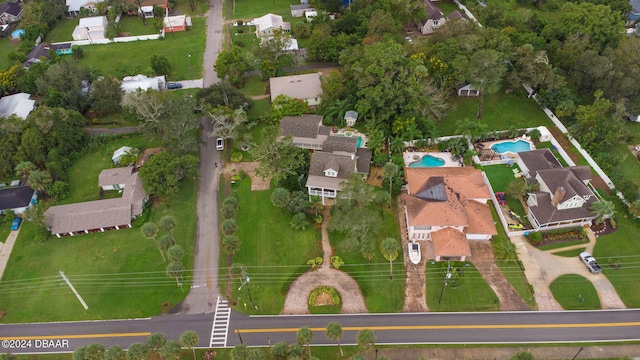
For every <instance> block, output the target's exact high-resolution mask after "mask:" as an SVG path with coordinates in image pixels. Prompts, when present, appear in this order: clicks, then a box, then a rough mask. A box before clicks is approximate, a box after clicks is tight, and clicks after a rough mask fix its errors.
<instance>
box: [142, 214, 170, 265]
mask: <svg viewBox="0 0 640 360" xmlns="http://www.w3.org/2000/svg"><path fill="white" fill-rule="evenodd" d="M140 231H141V232H142V236H144V237H145V239H151V240H153V242H154V243H155V244H156V246H157V247H158V250H159V251H160V255H161V256H162V261H167V260H166V259H165V258H164V253H163V252H162V249H161V248H160V245H159V244H158V242H157V241H156V236H158V227H157V226H156V224H154V223H152V222H148V223H145V224H144V225H142V227H141V228H140Z"/></svg>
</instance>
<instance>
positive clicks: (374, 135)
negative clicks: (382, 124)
mask: <svg viewBox="0 0 640 360" xmlns="http://www.w3.org/2000/svg"><path fill="white" fill-rule="evenodd" d="M384 140H385V139H384V132H383V131H382V130H380V129H379V128H377V127H372V129H370V130H367V143H368V144H367V147H368V148H369V149H371V151H373V152H374V153H376V154H378V153H380V152H381V151H382V149H383V148H384Z"/></svg>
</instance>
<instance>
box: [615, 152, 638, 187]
mask: <svg viewBox="0 0 640 360" xmlns="http://www.w3.org/2000/svg"><path fill="white" fill-rule="evenodd" d="M611 152H612V153H613V154H615V155H616V156H618V157H619V158H620V159H621V160H622V161H621V162H620V165H618V166H617V167H616V170H615V171H620V172H622V173H623V174H624V175H625V176H626V177H627V179H630V180H632V181H634V182H635V183H636V185H637V186H640V176H638V174H640V161H638V159H636V157H635V156H634V155H633V153H631V151H629V148H628V147H627V145H626V144H624V143H618V144H617V145H616V146H615V147H613V148H611ZM609 175H611V174H609Z"/></svg>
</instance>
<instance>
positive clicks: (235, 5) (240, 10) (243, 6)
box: [225, 0, 300, 21]
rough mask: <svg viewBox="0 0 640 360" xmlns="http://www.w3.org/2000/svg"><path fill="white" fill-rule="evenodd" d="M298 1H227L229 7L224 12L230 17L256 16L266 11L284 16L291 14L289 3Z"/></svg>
mask: <svg viewBox="0 0 640 360" xmlns="http://www.w3.org/2000/svg"><path fill="white" fill-rule="evenodd" d="M299 3H300V2H298V1H296V0H272V1H256V0H253V1H251V0H250V1H229V2H228V3H227V6H228V7H229V9H228V11H227V12H225V14H226V13H231V18H232V19H250V18H257V17H260V16H263V15H266V14H268V13H273V14H278V15H282V16H285V15H287V14H289V15H291V8H290V7H289V6H290V5H296V4H299ZM285 21H286V20H285Z"/></svg>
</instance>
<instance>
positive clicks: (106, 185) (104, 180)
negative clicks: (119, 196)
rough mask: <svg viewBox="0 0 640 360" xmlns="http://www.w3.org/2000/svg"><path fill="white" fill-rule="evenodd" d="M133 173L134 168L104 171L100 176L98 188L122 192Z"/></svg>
mask: <svg viewBox="0 0 640 360" xmlns="http://www.w3.org/2000/svg"><path fill="white" fill-rule="evenodd" d="M132 172H133V166H127V167H119V168H113V169H104V170H102V171H101V172H100V175H98V186H99V187H100V188H101V189H102V190H122V189H124V187H125V184H126V182H127V181H128V180H129V178H131V173H132Z"/></svg>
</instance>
